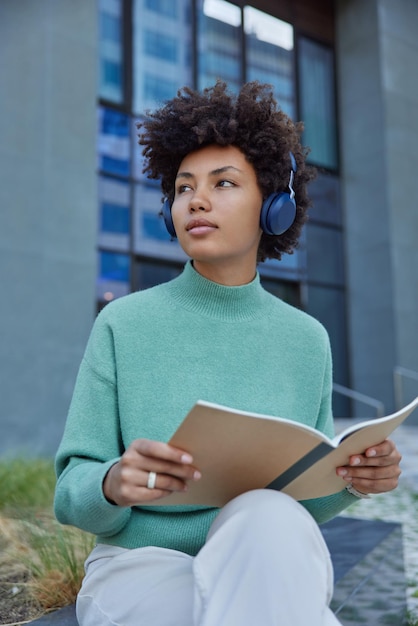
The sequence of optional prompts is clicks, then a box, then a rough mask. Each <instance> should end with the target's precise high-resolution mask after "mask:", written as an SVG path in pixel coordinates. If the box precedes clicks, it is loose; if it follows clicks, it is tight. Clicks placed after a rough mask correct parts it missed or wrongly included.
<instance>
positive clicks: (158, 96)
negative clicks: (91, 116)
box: [133, 0, 192, 113]
mask: <svg viewBox="0 0 418 626" xmlns="http://www.w3.org/2000/svg"><path fill="white" fill-rule="evenodd" d="M190 15H191V7H190V0H176V1H173V0H171V1H168V0H165V1H163V0H157V1H155V2H154V1H151V0H135V2H134V5H133V22H134V24H133V27H134V28H133V32H134V39H133V68H134V69H133V74H134V75H133V108H134V110H135V112H136V113H142V112H144V111H145V110H147V109H155V108H156V107H158V106H160V105H161V103H162V102H164V101H165V100H168V99H170V98H172V97H173V96H175V95H176V92H177V90H178V89H179V88H180V87H183V85H191V83H192V66H191V64H192V60H191V59H192V54H191V41H192V30H191V21H190Z"/></svg>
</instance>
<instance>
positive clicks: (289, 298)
mask: <svg viewBox="0 0 418 626" xmlns="http://www.w3.org/2000/svg"><path fill="white" fill-rule="evenodd" d="M261 284H262V285H263V287H264V289H266V290H267V291H269V292H270V293H272V294H273V295H274V296H276V297H277V298H280V300H283V301H284V302H287V303H288V304H291V305H292V306H295V307H298V308H300V306H301V301H300V290H299V285H298V283H294V282H287V281H277V280H269V279H268V278H263V277H261Z"/></svg>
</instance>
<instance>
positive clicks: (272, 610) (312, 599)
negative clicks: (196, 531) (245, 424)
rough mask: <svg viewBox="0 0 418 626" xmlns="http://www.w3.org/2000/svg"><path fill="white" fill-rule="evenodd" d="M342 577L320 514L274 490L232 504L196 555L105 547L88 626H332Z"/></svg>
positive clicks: (98, 557) (91, 563) (90, 592)
mask: <svg viewBox="0 0 418 626" xmlns="http://www.w3.org/2000/svg"><path fill="white" fill-rule="evenodd" d="M332 592H333V571H332V565H331V560H330V557H329V552H328V549H327V546H326V544H325V542H324V540H323V538H322V535H321V532H320V530H319V528H318V526H317V524H316V523H315V521H314V520H313V518H312V517H311V516H310V514H309V513H308V512H307V511H306V510H305V509H304V508H303V507H302V506H301V505H300V504H299V503H298V502H296V501H295V500H293V499H292V498H290V497H289V496H286V495H284V494H282V493H279V492H276V491H270V490H267V489H265V490H264V489H263V490H257V491H250V492H248V493H245V494H243V495H241V496H239V497H238V498H235V499H234V500H232V501H231V502H229V503H228V504H227V505H226V506H225V507H224V508H223V509H222V510H221V511H220V513H219V515H218V516H217V517H216V519H215V521H214V522H213V524H212V526H211V528H210V531H209V534H208V537H207V540H206V543H205V545H204V546H203V548H202V549H201V550H200V552H199V553H198V554H197V556H195V557H191V556H189V555H187V554H184V553H183V552H178V551H175V550H168V549H165V548H155V547H149V548H137V549H134V550H126V549H123V548H118V547H115V546H107V545H104V544H100V545H99V546H97V547H96V548H95V549H94V550H93V552H92V553H91V555H90V556H89V558H88V559H87V562H86V577H85V579H84V581H83V585H82V588H81V590H80V593H79V596H78V600H77V617H78V620H79V623H80V626H110V625H112V626H116V625H117V626H247V625H248V626H258V625H260V626H308V625H309V626H332V625H336V624H340V622H339V621H338V620H337V618H336V617H335V616H334V615H333V613H332V612H331V610H330V609H329V607H328V603H329V602H330V600H331V597H332Z"/></svg>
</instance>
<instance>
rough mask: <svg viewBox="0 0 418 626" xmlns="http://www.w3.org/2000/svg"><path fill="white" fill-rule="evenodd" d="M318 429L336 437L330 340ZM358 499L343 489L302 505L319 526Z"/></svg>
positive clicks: (317, 423)
mask: <svg viewBox="0 0 418 626" xmlns="http://www.w3.org/2000/svg"><path fill="white" fill-rule="evenodd" d="M316 428H317V429H318V430H320V431H321V432H323V433H325V434H326V435H327V437H330V438H332V437H334V434H335V431H334V418H333V415H332V357H331V348H330V345H329V340H327V353H326V359H325V365H324V377H323V385H322V397H321V405H320V409H319V413H318V419H317V422H316ZM356 499H357V498H356V497H355V496H353V495H351V494H350V493H348V491H346V489H343V490H342V491H340V492H339V493H335V494H333V495H331V496H326V497H322V498H313V499H311V500H303V501H302V502H301V504H302V505H303V506H304V507H305V508H306V509H307V510H308V511H309V513H311V515H312V516H313V517H314V519H315V520H316V522H317V523H318V524H322V523H323V522H326V521H328V520H330V519H332V518H333V517H335V516H336V515H338V513H341V511H343V510H344V509H346V508H347V507H348V506H350V504H352V503H353V502H355V501H356Z"/></svg>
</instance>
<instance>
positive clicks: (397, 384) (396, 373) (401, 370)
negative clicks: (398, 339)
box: [393, 365, 418, 410]
mask: <svg viewBox="0 0 418 626" xmlns="http://www.w3.org/2000/svg"><path fill="white" fill-rule="evenodd" d="M403 378H409V379H410V380H416V381H417V382H418V372H415V371H414V370H410V369H408V368H406V367H402V366H400V365H396V367H394V368H393V389H394V393H395V407H396V410H398V409H401V408H402V407H403V405H404V399H403V384H402V379H403Z"/></svg>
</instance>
